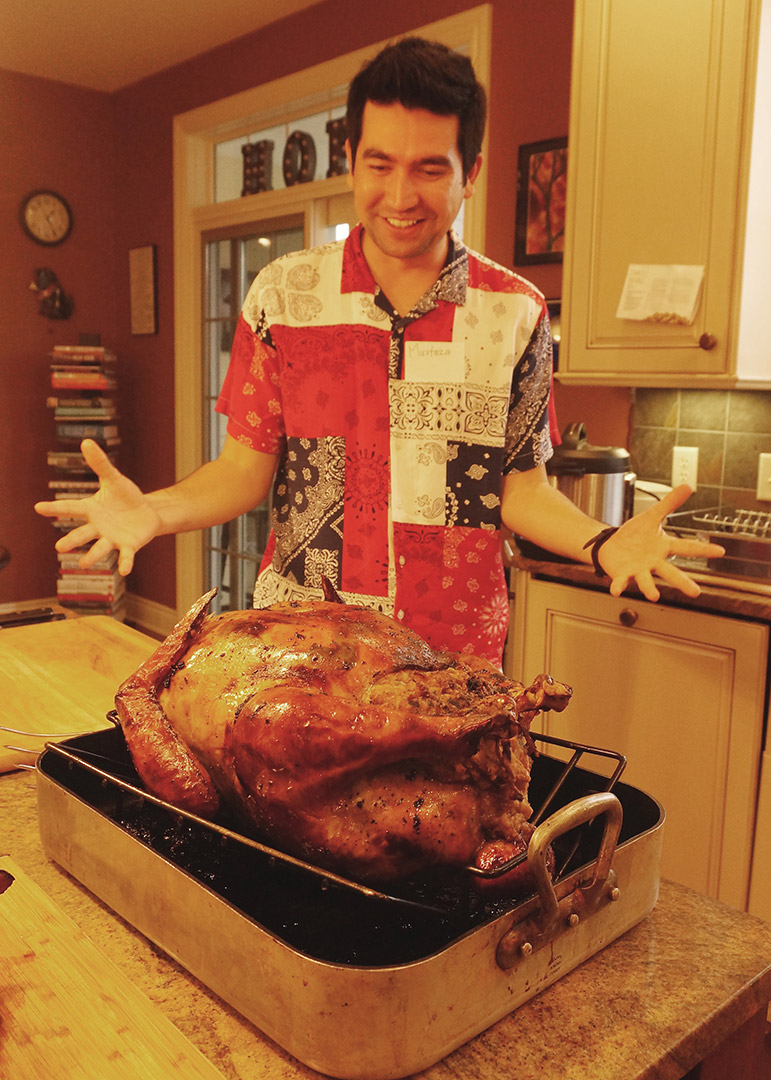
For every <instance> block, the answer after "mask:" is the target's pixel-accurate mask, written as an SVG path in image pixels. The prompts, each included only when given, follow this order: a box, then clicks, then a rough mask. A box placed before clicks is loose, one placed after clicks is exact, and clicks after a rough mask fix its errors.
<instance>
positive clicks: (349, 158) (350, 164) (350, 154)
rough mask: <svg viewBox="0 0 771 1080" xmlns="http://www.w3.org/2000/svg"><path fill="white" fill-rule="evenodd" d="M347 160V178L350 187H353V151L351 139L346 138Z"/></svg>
mask: <svg viewBox="0 0 771 1080" xmlns="http://www.w3.org/2000/svg"><path fill="white" fill-rule="evenodd" d="M345 160H346V161H347V162H348V173H347V176H346V179H347V181H348V187H349V188H352V187H353V151H352V150H351V140H350V139H346V140H345Z"/></svg>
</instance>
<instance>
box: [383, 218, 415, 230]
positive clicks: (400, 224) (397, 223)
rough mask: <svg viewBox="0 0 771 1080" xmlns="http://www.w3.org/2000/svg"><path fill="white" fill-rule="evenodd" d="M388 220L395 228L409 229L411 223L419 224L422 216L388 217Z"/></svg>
mask: <svg viewBox="0 0 771 1080" xmlns="http://www.w3.org/2000/svg"><path fill="white" fill-rule="evenodd" d="M386 221H387V222H388V224H389V225H392V226H393V227H394V228H395V229H409V228H410V226H411V225H417V224H418V222H419V221H420V218H392V217H387V218H386Z"/></svg>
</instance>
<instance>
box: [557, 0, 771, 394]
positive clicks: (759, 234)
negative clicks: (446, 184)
mask: <svg viewBox="0 0 771 1080" xmlns="http://www.w3.org/2000/svg"><path fill="white" fill-rule="evenodd" d="M761 7H762V0H710V2H709V3H705V2H704V0H677V2H676V3H672V2H671V0H647V2H646V3H644V4H641V3H640V2H639V0H576V17H575V26H574V46H573V70H572V83H571V113H570V145H569V167H568V193H567V220H566V242H565V256H564V290H563V306H562V339H561V344H560V368H559V373H558V378H559V379H560V381H563V382H566V383H570V382H583V383H593V382H594V383H603V384H609V385H613V384H620V385H624V386H645V385H655V386H665V385H674V386H688V387H693V386H703V387H718V386H724V387H730V386H735V385H751V386H765V387H768V386H771V362H769V360H768V351H767V348H766V342H767V335H766V334H765V330H764V327H763V326H762V322H761V320H762V318H763V315H764V309H765V303H764V301H763V300H762V293H761V292H760V291H759V290H761V288H762V286H761V283H762V282H767V281H768V275H769V270H770V269H771V255H769V245H768V236H769V229H770V228H771V212H770V211H769V208H768V200H767V198H766V196H765V193H766V192H767V190H768V179H769V176H770V175H771V156H770V155H769V142H770V141H771V140H770V139H769V129H770V126H771V110H770V109H769V105H770V104H771V92H769V81H771V80H770V73H769V69H770V68H771V59H765V58H764V57H765V56H767V55H768V54H769V53H771V43H770V42H769V40H768V39H769V38H771V28H769V25H768V24H769V23H770V22H771V13H770V12H769V8H770V7H771V5H769V4H768V3H766V11H765V13H764V20H765V22H764V23H763V22H762V21H761ZM767 16H768V17H767ZM758 56H760V61H758ZM630 265H644V266H656V267H659V266H672V265H676V266H703V267H704V278H703V284H702V292H701V298H700V301H699V304H698V307H697V309H696V315H695V319H694V321H693V323H691V324H684V325H679V324H676V323H669V322H653V321H636V320H631V319H621V318H617V315H616V313H617V310H618V305H619V301H620V299H621V296H622V291H623V287H624V282H625V280H626V275H627V270H628V268H629V266H630Z"/></svg>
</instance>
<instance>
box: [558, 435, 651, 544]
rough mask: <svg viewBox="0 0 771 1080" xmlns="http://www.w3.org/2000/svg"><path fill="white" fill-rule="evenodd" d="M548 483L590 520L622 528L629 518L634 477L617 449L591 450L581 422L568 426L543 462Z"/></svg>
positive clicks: (626, 455)
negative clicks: (548, 459) (547, 458)
mask: <svg viewBox="0 0 771 1080" xmlns="http://www.w3.org/2000/svg"><path fill="white" fill-rule="evenodd" d="M546 471H547V472H548V474H549V479H550V482H551V483H552V484H553V485H554V487H556V488H558V489H559V490H560V491H561V492H563V494H564V495H566V496H567V497H568V498H569V499H570V500H571V502H574V503H575V504H576V506H578V507H579V509H581V510H583V511H584V513H586V514H589V516H590V517H593V518H596V519H597V520H599V521H604V522H605V523H606V524H608V525H622V524H623V523H624V521H626V519H627V518H628V517H630V516H631V514H632V508H633V505H634V485H635V479H636V477H635V475H634V473H633V472H631V471H630V458H629V452H628V451H627V450H625V449H624V448H623V447H621V446H592V445H591V444H590V443H589V441H588V439H587V433H586V424H584V423H583V422H582V421H579V422H577V423H573V424H569V425H568V426H567V428H565V431H564V433H563V435H562V443H561V444H560V446H558V447H555V450H554V455H553V456H552V458H551V460H550V461H548V462H547V465H546Z"/></svg>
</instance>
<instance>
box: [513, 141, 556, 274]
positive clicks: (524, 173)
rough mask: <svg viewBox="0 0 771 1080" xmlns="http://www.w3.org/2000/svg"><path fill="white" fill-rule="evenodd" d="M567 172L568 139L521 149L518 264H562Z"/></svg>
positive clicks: (516, 233) (518, 170)
mask: <svg viewBox="0 0 771 1080" xmlns="http://www.w3.org/2000/svg"><path fill="white" fill-rule="evenodd" d="M567 171H568V140H567V136H564V137H562V138H559V139H544V140H543V141H542V142H535V143H525V144H523V145H522V146H520V148H519V157H518V168H517V216H516V232H515V237H514V262H515V264H517V265H519V266H523V265H526V264H528V263H552V262H562V252H563V249H564V244H565V195H566V187H567Z"/></svg>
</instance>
